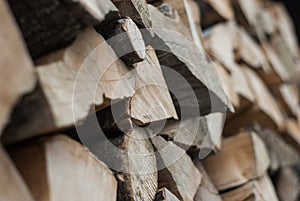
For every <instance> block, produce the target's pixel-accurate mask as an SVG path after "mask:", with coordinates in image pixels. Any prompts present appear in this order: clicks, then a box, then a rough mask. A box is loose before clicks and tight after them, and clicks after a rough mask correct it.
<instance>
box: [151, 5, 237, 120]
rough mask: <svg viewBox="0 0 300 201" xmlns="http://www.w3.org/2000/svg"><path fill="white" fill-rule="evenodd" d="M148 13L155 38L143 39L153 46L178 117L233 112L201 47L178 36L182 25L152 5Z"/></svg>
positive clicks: (180, 35)
mask: <svg viewBox="0 0 300 201" xmlns="http://www.w3.org/2000/svg"><path fill="white" fill-rule="evenodd" d="M149 11H150V18H151V20H152V25H153V28H154V32H155V35H156V37H155V38H154V39H150V38H146V39H145V42H146V44H147V43H149V44H152V46H153V47H154V49H155V50H156V52H157V54H158V58H159V61H160V63H161V65H163V66H165V67H164V68H163V73H164V77H165V79H166V82H167V85H168V88H169V90H171V91H172V93H173V94H174V96H176V99H177V100H175V101H174V104H175V107H176V109H177V111H179V109H181V114H180V116H181V117H182V116H189V115H190V116H199V113H200V115H205V114H208V113H212V112H223V113H224V112H225V111H226V110H233V108H232V105H231V104H230V102H229V101H228V98H227V97H226V95H225V93H224V90H223V88H222V86H221V85H220V83H219V81H218V79H217V76H216V75H217V73H216V71H215V70H214V69H213V67H212V65H211V63H209V62H207V59H206V56H205V55H204V54H203V52H204V51H203V48H202V47H199V46H197V45H195V43H194V42H193V41H191V40H188V39H187V38H185V37H184V36H183V35H182V34H181V33H182V32H181V31H180V29H181V28H180V27H184V25H182V23H179V22H177V21H174V20H172V19H171V18H168V17H166V16H164V15H163V14H162V13H160V12H159V11H158V10H157V9H156V8H154V7H153V6H151V5H149ZM203 97H205V98H203ZM173 100H174V99H173ZM199 109H200V110H199ZM195 113H198V114H195Z"/></svg>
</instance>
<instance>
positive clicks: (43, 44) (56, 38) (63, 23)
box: [8, 0, 118, 58]
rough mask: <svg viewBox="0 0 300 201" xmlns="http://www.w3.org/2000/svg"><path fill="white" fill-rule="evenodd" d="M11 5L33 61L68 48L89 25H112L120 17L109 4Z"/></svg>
mask: <svg viewBox="0 0 300 201" xmlns="http://www.w3.org/2000/svg"><path fill="white" fill-rule="evenodd" d="M8 2H9V3H10V5H11V7H12V10H13V11H14V14H15V16H16V18H17V21H18V24H19V25H20V27H21V30H22V32H23V35H24V38H25V40H26V42H27V46H28V48H29V51H30V53H31V56H32V57H33V58H37V57H40V56H43V55H46V54H49V53H50V52H51V51H54V50H57V49H58V48H61V47H62V46H66V44H69V43H70V42H71V41H72V40H74V38H75V37H76V36H77V35H78V34H79V32H80V30H81V29H83V28H84V27H86V26H88V25H91V26H92V25H96V24H99V23H104V21H108V22H110V21H112V20H114V19H117V17H118V10H117V8H116V7H115V6H114V5H113V4H112V2H111V1H109V0H103V1H101V2H100V1H84V0H79V1H77V0H66V1H63V0H58V1H56V0H41V1H30V0H26V1H22V0H9V1H8ZM50 16H52V17H50Z"/></svg>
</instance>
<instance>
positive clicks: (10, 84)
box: [0, 1, 36, 136]
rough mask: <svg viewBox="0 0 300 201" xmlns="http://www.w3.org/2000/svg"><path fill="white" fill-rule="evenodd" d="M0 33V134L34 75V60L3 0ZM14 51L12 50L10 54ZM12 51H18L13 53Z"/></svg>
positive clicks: (0, 7)
mask: <svg viewBox="0 0 300 201" xmlns="http://www.w3.org/2000/svg"><path fill="white" fill-rule="evenodd" d="M0 13H1V27H2V28H1V29H2V31H1V35H0V41H1V43H2V44H3V45H1V47H0V51H1V56H0V60H1V65H0V66H1V67H0V80H1V81H0V83H1V86H2V89H1V90H0V91H1V92H0V114H1V115H0V136H1V134H2V131H3V129H4V126H5V125H6V124H7V123H8V121H9V119H10V114H11V111H12V109H13V108H14V106H15V104H16V103H17V102H18V100H19V98H20V97H21V96H22V95H23V94H25V93H28V92H30V91H31V90H32V89H33V88H34V85H35V82H36V78H35V75H34V71H33V64H32V61H31V59H30V58H29V55H28V52H27V50H26V48H25V45H24V43H23V39H22V38H21V34H20V32H19V30H18V28H17V25H16V23H15V21H14V19H13V17H12V14H11V12H10V9H9V7H8V5H7V4H6V2H5V1H1V2H0ZM12 53H13V54H12ZM14 54H16V55H18V57H15V56H14Z"/></svg>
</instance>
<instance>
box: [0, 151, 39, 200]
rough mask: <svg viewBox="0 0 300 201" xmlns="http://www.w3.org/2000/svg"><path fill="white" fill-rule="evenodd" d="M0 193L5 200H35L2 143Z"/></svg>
mask: <svg viewBox="0 0 300 201" xmlns="http://www.w3.org/2000/svg"><path fill="white" fill-rule="evenodd" d="M0 161H1V163H0V178H1V182H0V194H1V200H3V201H34V200H35V199H34V198H33V196H32V194H31V192H30V191H29V189H28V187H27V185H26V183H25V181H24V179H23V178H22V176H21V174H20V173H19V171H18V170H17V168H16V167H15V165H14V164H13V162H12V160H11V158H10V157H9V155H8V153H6V151H5V149H4V148H3V147H2V145H0Z"/></svg>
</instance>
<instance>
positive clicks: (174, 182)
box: [151, 136, 202, 201]
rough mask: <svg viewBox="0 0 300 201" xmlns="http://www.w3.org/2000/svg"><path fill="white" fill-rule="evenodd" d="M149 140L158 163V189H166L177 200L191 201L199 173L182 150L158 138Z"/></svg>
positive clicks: (199, 176)
mask: <svg viewBox="0 0 300 201" xmlns="http://www.w3.org/2000/svg"><path fill="white" fill-rule="evenodd" d="M151 140H152V143H153V145H154V148H155V151H156V157H157V162H158V169H159V171H158V187H159V188H162V187H166V188H168V189H169V190H170V191H171V192H172V193H173V194H174V195H175V196H176V197H177V198H179V200H184V201H192V200H193V197H194V195H195V194H196V192H197V189H198V187H199V185H200V182H201V178H202V175H201V173H200V172H199V171H198V170H197V168H196V167H195V166H194V164H193V162H192V160H191V159H190V157H189V156H188V155H187V154H186V153H185V151H184V150H183V149H181V148H179V147H177V146H176V145H175V144H173V143H172V142H167V141H165V140H164V139H163V138H162V137H159V136H156V137H152V138H151ZM170 156H172V157H170ZM183 173H184V174H183Z"/></svg>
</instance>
